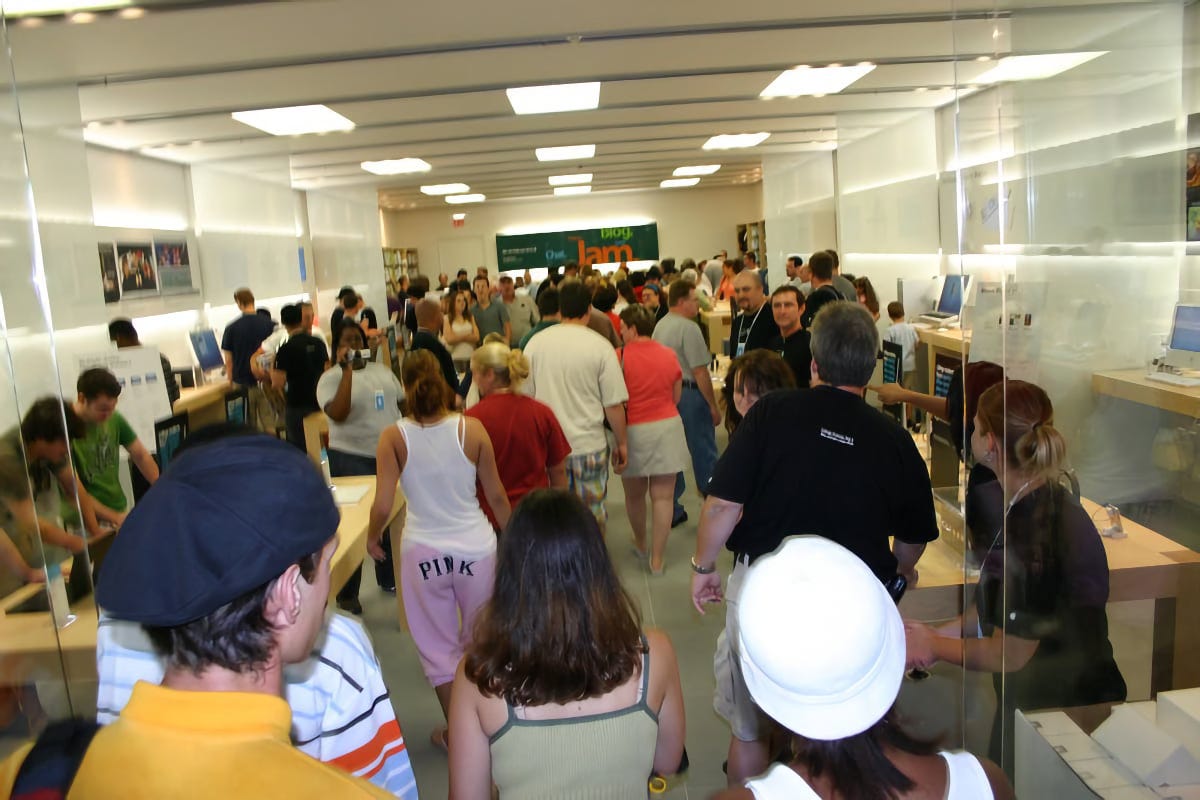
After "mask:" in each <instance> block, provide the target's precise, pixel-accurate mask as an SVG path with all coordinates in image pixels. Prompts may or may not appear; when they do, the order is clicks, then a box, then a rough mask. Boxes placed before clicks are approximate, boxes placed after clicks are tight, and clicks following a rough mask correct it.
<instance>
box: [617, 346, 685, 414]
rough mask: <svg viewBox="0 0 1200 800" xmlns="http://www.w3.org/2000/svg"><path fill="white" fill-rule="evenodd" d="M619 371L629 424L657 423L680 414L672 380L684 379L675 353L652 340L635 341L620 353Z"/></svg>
mask: <svg viewBox="0 0 1200 800" xmlns="http://www.w3.org/2000/svg"><path fill="white" fill-rule="evenodd" d="M621 370H622V371H623V372H624V373H625V388H627V389H628V390H629V404H628V405H627V406H626V409H625V416H626V421H627V422H628V423H629V424H630V425H638V424H640V423H643V422H658V421H659V420H662V419H669V418H670V417H674V416H676V415H678V414H679V410H678V409H676V408H675V381H677V380H679V379H680V378H682V377H683V372H682V371H681V370H680V369H679V359H678V358H676V357H675V351H674V350H672V349H671V348H669V347H667V346H666V345H664V344H659V343H658V342H656V341H654V340H652V339H635V340H634V341H633V342H631V343H629V344H627V345H625V349H624V350H623V351H622V353H621Z"/></svg>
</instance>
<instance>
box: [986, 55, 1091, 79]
mask: <svg viewBox="0 0 1200 800" xmlns="http://www.w3.org/2000/svg"><path fill="white" fill-rule="evenodd" d="M1107 54H1108V51H1107V50H1100V51H1092V52H1085V53H1050V54H1047V55H1036V56H1008V57H1006V58H1002V59H1000V62H999V63H998V64H996V66H994V67H992V68H991V69H989V70H988V71H987V72H985V73H983V74H982V75H980V76H979V77H977V78H975V81H974V83H984V84H987V83H1003V82H1005V81H1036V80H1041V79H1042V78H1052V77H1054V76H1055V75H1059V74H1061V73H1063V72H1066V71H1067V70H1070V69H1074V68H1075V67H1078V66H1079V65H1080V64H1086V63H1087V62H1089V61H1091V60H1093V59H1096V58H1099V57H1100V56H1103V55H1107Z"/></svg>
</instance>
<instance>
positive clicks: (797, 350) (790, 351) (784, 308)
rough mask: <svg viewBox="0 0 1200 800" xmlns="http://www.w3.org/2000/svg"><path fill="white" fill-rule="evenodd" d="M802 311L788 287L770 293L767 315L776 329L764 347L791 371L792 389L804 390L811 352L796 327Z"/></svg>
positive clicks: (805, 333) (805, 337)
mask: <svg viewBox="0 0 1200 800" xmlns="http://www.w3.org/2000/svg"><path fill="white" fill-rule="evenodd" d="M803 310H804V296H803V295H802V294H800V290H799V289H797V288H796V287H795V286H792V285H791V284H790V283H785V284H784V285H783V286H780V287H779V288H778V289H776V290H775V291H773V292H771V315H772V316H773V317H774V318H775V324H776V325H778V326H779V335H778V336H776V337H775V338H774V339H772V340H771V343H770V344H769V345H768V347H770V348H771V349H772V350H774V351H775V352H776V353H779V355H781V356H783V360H784V361H786V362H787V365H788V366H789V367H791V368H792V373H793V374H794V375H795V376H796V386H798V387H799V388H801V389H807V388H808V386H809V383H810V380H809V368H810V365H811V364H812V351H811V350H810V349H809V336H808V331H806V330H804V328H802V327H801V326H800V313H801V312H802V311H803Z"/></svg>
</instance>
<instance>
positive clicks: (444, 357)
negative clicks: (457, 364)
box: [408, 330, 466, 396]
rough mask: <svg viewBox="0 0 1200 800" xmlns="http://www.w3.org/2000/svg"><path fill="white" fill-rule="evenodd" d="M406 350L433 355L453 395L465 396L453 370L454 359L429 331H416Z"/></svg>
mask: <svg viewBox="0 0 1200 800" xmlns="http://www.w3.org/2000/svg"><path fill="white" fill-rule="evenodd" d="M408 349H409V352H415V351H417V350H428V351H429V352H431V353H433V355H434V357H435V358H437V360H438V363H439V364H441V365H442V375H443V376H444V377H445V378H446V383H448V384H450V388H451V389H452V390H453V391H454V393H455V394H459V395H463V396H465V395H466V392H465V391H463V389H462V387H461V386H460V385H459V383H458V373H457V372H456V371H455V369H454V359H453V358H451V357H450V351H449V350H447V349H446V345H444V344H442V343H441V341H440V340H439V339H438V338H437V337H436V336H434V335H433V334H432V333H430V332H429V331H423V330H418V331H417V332H416V333H414V334H413V337H412V343H411V344H410V345H409V347H408Z"/></svg>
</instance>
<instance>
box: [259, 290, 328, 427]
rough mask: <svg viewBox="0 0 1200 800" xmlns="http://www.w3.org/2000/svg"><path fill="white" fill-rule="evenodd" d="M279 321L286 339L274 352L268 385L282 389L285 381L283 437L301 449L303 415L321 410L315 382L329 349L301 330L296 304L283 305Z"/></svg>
mask: <svg viewBox="0 0 1200 800" xmlns="http://www.w3.org/2000/svg"><path fill="white" fill-rule="evenodd" d="M279 320H280V322H282V323H283V327H285V328H287V332H288V340H287V341H286V342H284V343H283V345H282V346H280V348H279V350H278V351H277V352H276V353H275V365H274V366H273V367H272V368H271V384H272V385H273V386H274V387H275V388H276V389H283V388H284V384H285V383H286V385H287V389H286V390H285V392H284V396H285V399H286V401H285V404H286V411H285V414H284V422H285V424H286V426H287V439H288V441H289V442H291V443H292V444H294V445H296V447H299V448H300V449H301V450H304V449H305V446H304V418H305V417H306V416H308V415H309V414H312V413H313V412H314V411H319V410H320V409H321V406H319V405H318V404H317V381H319V380H320V379H321V373H323V372H324V371H325V369H326V368H327V367H328V366H329V348H327V347H326V346H325V342H324V341H323V340H322V339H318V338H317V337H316V336H313V335H312V334H311V333H309V332H308V331H307V330H305V328H304V311H303V309H301V308H300V306H299V305H286V306H284V307H283V308H282V309H280V311H279Z"/></svg>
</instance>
